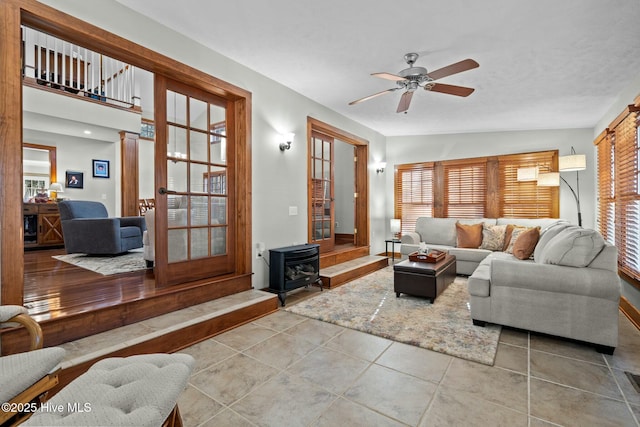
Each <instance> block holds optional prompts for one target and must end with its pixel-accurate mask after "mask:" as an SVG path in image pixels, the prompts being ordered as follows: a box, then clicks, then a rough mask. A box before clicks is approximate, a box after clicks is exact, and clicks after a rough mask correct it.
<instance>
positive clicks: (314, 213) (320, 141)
mask: <svg viewBox="0 0 640 427" xmlns="http://www.w3.org/2000/svg"><path fill="white" fill-rule="evenodd" d="M333 148H334V139H333V138H332V137H330V136H327V135H324V134H322V133H319V132H316V131H313V132H312V133H311V150H310V160H311V230H310V238H309V241H310V242H313V243H318V244H319V245H320V250H321V251H322V252H326V251H331V250H333V248H334V247H335V240H336V239H335V228H334V224H335V210H334V197H335V196H334V194H335V193H334V188H333V184H334V182H333V177H334V158H333V154H334V152H333Z"/></svg>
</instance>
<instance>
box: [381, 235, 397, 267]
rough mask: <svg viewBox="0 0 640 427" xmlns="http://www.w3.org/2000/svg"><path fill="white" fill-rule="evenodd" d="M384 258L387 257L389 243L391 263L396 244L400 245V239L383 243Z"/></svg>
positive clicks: (394, 255)
mask: <svg viewBox="0 0 640 427" xmlns="http://www.w3.org/2000/svg"><path fill="white" fill-rule="evenodd" d="M384 243H385V245H384V256H389V243H391V262H392V263H393V262H394V261H395V259H396V243H397V244H400V239H387V240H385V241H384Z"/></svg>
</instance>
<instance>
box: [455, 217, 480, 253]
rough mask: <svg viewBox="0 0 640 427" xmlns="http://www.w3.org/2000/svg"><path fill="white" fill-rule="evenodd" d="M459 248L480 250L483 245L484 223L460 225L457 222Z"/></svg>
mask: <svg viewBox="0 0 640 427" xmlns="http://www.w3.org/2000/svg"><path fill="white" fill-rule="evenodd" d="M456 232H457V235H458V247H459V248H473V249H478V247H480V244H481V243H482V223H481V222H479V223H477V224H460V222H458V221H456Z"/></svg>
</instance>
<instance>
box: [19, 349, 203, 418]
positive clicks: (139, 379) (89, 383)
mask: <svg viewBox="0 0 640 427" xmlns="http://www.w3.org/2000/svg"><path fill="white" fill-rule="evenodd" d="M193 365H194V359H193V357H191V356H190V355H188V354H180V353H176V354H143V355H137V356H130V357H125V358H120V357H114V358H109V359H103V360H101V361H99V362H97V363H96V364H95V365H93V366H92V367H91V368H90V369H89V370H88V371H87V372H85V373H84V374H83V375H81V376H79V377H78V378H76V379H75V380H73V381H72V382H71V383H69V384H68V385H67V386H65V387H64V388H63V389H62V390H60V392H59V393H58V394H56V395H55V396H53V397H52V398H51V399H50V400H49V401H47V402H45V403H44V404H43V406H42V407H41V408H40V409H39V410H38V411H37V412H36V413H35V414H33V416H32V417H31V418H29V419H28V420H27V421H26V422H25V423H24V424H22V425H24V426H154V427H157V426H161V425H168V426H181V425H182V420H181V419H180V413H179V412H178V405H177V400H178V396H180V393H182V391H183V390H184V389H185V387H186V385H187V381H188V380H189V375H190V374H191V371H192V369H193Z"/></svg>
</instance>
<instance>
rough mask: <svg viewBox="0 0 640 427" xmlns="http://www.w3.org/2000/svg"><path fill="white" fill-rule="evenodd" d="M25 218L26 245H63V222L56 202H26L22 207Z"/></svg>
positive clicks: (36, 246)
mask: <svg viewBox="0 0 640 427" xmlns="http://www.w3.org/2000/svg"><path fill="white" fill-rule="evenodd" d="M22 214H23V218H24V247H25V248H39V247H50V246H61V245H63V244H64V239H63V237H62V222H61V221H60V212H59V211H58V205H57V204H55V203H25V204H23V207H22Z"/></svg>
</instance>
